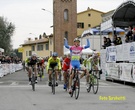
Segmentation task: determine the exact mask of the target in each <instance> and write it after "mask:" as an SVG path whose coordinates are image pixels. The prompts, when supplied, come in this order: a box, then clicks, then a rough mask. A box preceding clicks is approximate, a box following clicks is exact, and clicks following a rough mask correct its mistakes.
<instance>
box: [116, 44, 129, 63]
mask: <svg viewBox="0 0 135 110" xmlns="http://www.w3.org/2000/svg"><path fill="white" fill-rule="evenodd" d="M122 46H123V53H122V54H121V55H123V61H129V57H130V56H129V47H130V43H125V44H122ZM118 52H119V51H118Z"/></svg>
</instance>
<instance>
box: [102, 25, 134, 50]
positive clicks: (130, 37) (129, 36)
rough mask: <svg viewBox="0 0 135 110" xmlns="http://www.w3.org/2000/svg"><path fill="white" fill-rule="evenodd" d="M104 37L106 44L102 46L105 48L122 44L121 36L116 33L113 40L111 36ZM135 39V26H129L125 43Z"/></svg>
mask: <svg viewBox="0 0 135 110" xmlns="http://www.w3.org/2000/svg"><path fill="white" fill-rule="evenodd" d="M103 39H104V45H102V47H103V48H104V49H106V47H109V46H112V45H120V44H122V40H121V37H118V36H117V35H116V34H114V36H113V40H112V41H111V39H110V38H107V37H104V38H103ZM134 41H135V27H133V26H129V27H128V31H127V33H126V34H125V43H129V42H134Z"/></svg>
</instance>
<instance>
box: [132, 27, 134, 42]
mask: <svg viewBox="0 0 135 110" xmlns="http://www.w3.org/2000/svg"><path fill="white" fill-rule="evenodd" d="M132 31H133V41H135V28H133V30H132Z"/></svg>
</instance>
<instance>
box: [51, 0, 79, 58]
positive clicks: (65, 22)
mask: <svg viewBox="0 0 135 110" xmlns="http://www.w3.org/2000/svg"><path fill="white" fill-rule="evenodd" d="M53 17H54V18H53V22H54V23H53V28H54V51H56V52H58V55H59V56H62V55H63V54H64V53H63V51H64V38H67V39H68V44H69V45H73V40H74V38H76V37H77V28H76V27H77V0H53Z"/></svg>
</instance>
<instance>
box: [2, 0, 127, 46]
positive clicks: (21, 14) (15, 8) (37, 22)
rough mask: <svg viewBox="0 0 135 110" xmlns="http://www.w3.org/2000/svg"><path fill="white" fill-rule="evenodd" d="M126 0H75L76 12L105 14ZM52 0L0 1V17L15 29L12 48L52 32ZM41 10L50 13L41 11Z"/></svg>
mask: <svg viewBox="0 0 135 110" xmlns="http://www.w3.org/2000/svg"><path fill="white" fill-rule="evenodd" d="M124 1H127V0H77V12H82V11H85V10H86V9H87V8H88V7H90V8H93V9H96V10H99V11H103V12H107V11H110V10H113V9H116V8H117V7H118V6H119V5H120V4H121V3H123V2H124ZM52 3H53V0H0V16H3V17H4V18H7V21H9V22H12V23H13V24H14V25H15V27H16V29H15V32H14V35H13V37H12V39H13V40H12V41H13V48H18V47H19V45H20V44H23V43H24V41H25V40H27V38H28V37H31V38H33V39H34V38H35V37H38V36H39V35H40V34H43V33H44V32H45V33H46V34H47V35H49V34H51V33H52V32H53V29H52V28H50V26H52V25H53V24H52V23H53V16H52V13H51V12H53V4H52ZM42 8H44V9H46V10H48V11H50V12H48V11H43V10H41V9H42ZM30 33H32V34H30Z"/></svg>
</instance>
